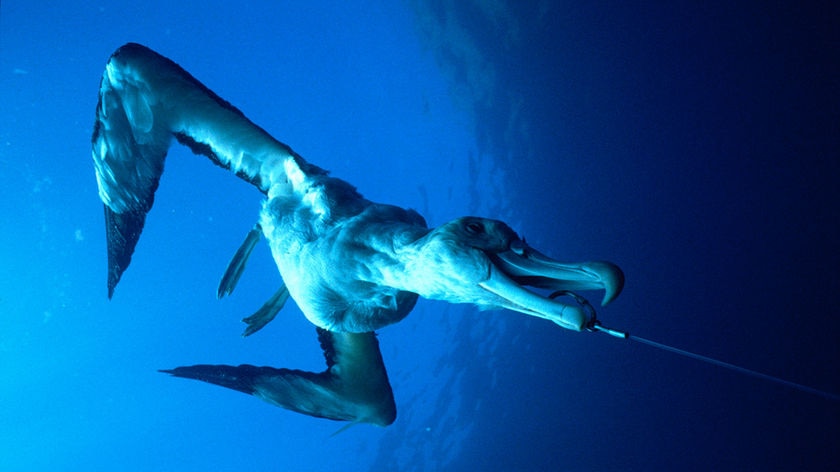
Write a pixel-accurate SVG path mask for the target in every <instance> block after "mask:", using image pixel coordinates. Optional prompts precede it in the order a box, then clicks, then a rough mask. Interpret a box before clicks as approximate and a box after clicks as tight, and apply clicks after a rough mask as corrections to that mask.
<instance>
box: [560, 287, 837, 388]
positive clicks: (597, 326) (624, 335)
mask: <svg viewBox="0 0 840 472" xmlns="http://www.w3.org/2000/svg"><path fill="white" fill-rule="evenodd" d="M560 296H568V297H571V298H573V299H574V300H575V302H577V303H578V305H580V306H581V307H582V308H583V309H585V310H586V311H587V312H589V314H590V318H591V321H590V323H589V325H588V326H587V327H586V329H587V330H588V331H593V332H595V331H598V332H602V333H605V334H608V335H610V336H612V337H615V338H619V339H628V340H630V341H636V342H638V343H641V344H646V345H648V346H652V347H655V348H657V349H661V350H663V351H667V352H672V353H674V354H679V355H681V356H685V357H688V358H691V359H696V360H698V361H702V362H706V363H708V364H712V365H716V366H718V367H723V368H725V369H729V370H732V371H734V372H739V373H741V374H744V375H748V376H751V377H756V378H759V379H764V380H769V381H771V382H775V383H778V384H780V385H785V386H787V387H790V388H795V389H797V390H799V391H801V392H806V393H810V394H813V395H818V396H821V397H823V398H826V399H828V400H834V401H840V395H838V394H836V393H831V392H826V391H825V390H820V389H817V388H813V387H809V386H807V385H802V384H800V383H796V382H792V381H790V380H786V379H783V378H780V377H776V376H774V375H769V374H765V373H763V372H758V371H756V370H752V369H747V368H746V367H741V366H738V365H735V364H731V363H729V362H724V361H722V360H720V359H715V358H713V357H709V356H704V355H702V354H697V353H694V352H691V351H686V350H684V349H679V348H676V347H673V346H669V345H667V344H662V343H660V342H656V341H651V340H650V339H645V338H642V337H639V336H635V335H631V334H630V333H628V332H627V331H621V330H618V329H613V328H607V327H605V326H604V325H602V324H601V322H600V321H599V320H598V318H597V317H596V314H595V308H594V307H593V306H592V304H591V303H589V300H587V299H586V298H584V297H582V296H580V295H578V294H576V293H574V292H570V291H568V290H558V291H556V292H554V293H552V294H551V295H549V298H552V299H553V298H557V297H560Z"/></svg>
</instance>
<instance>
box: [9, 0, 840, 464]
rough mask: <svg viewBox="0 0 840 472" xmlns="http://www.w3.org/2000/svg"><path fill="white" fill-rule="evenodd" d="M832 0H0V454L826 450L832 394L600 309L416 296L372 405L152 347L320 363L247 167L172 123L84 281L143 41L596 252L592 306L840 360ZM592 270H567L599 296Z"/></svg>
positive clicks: (796, 371) (696, 339)
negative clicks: (218, 370) (386, 411)
mask: <svg viewBox="0 0 840 472" xmlns="http://www.w3.org/2000/svg"><path fill="white" fill-rule="evenodd" d="M838 24H840V6H838V4H837V3H836V2H804V3H803V2H784V1H781V2H682V1H676V2H653V4H650V2H639V3H635V2H538V1H526V2H518V1H513V0H510V1H502V0H499V1H478V0H473V1H429V2H421V1H408V2H405V1H403V2H392V1H379V2H344V1H332V2H330V1H323V2H321V1H318V2H286V1H280V2H222V1H205V2H171V1H166V2H164V1H145V2H81V1H77V0H69V1H64V2H24V1H16V0H4V1H3V2H2V4H0V278H1V279H0V282H2V283H0V470H3V471H6V470H8V471H17V470H26V471H32V470H68V471H69V470H84V471H94V470H207V469H210V470H294V471H297V470H300V471H343V470H377V471H379V470H389V471H390V470H400V471H434V470H490V471H513V470H528V471H534V470H601V471H603V470H840V451H838V447H837V445H838V444H840V402H838V401H837V400H836V397H835V399H834V400H832V399H830V398H826V397H824V396H820V395H815V394H812V393H808V392H804V391H800V390H797V389H794V388H789V387H787V386H782V385H779V384H777V383H773V382H768V381H766V380H763V379H758V378H754V377H750V376H745V375H742V374H740V373H737V372H732V371H730V370H726V369H722V368H720V367H718V366H711V365H707V364H704V363H700V362H698V361H696V360H691V359H686V358H684V357H680V356H677V355H675V354H674V353H671V352H664V351H660V350H656V349H652V348H651V347H649V346H645V345H642V344H639V343H634V342H632V341H629V340H621V339H617V338H612V337H609V336H606V335H603V334H599V333H574V332H571V331H566V330H563V329H561V328H560V327H558V326H556V325H554V324H552V323H550V322H547V321H544V320H539V319H535V318H529V317H525V316H523V315H520V314H516V313H512V312H506V311H483V312H480V311H478V310H476V309H475V308H473V307H470V306H455V305H448V304H445V303H441V302H430V301H426V300H421V301H420V302H419V303H418V305H417V307H416V308H415V310H414V312H413V313H412V314H411V316H409V317H408V318H406V319H405V320H404V321H403V322H401V323H399V324H396V325H393V326H391V327H388V328H386V329H383V330H382V331H381V332H380V337H379V339H380V343H381V349H382V354H383V357H384V359H385V364H386V366H387V368H388V372H389V375H390V378H391V382H392V385H393V388H394V394H395V397H396V402H397V408H398V417H397V421H396V422H395V423H394V424H393V425H392V426H390V427H388V428H384V429H383V428H377V427H373V426H369V425H358V426H354V427H352V428H350V429H348V430H346V431H343V432H341V433H340V434H338V435H337V436H334V437H331V435H332V434H333V433H334V432H335V431H336V430H338V429H339V428H340V427H341V424H340V423H335V422H331V421H327V420H322V419H315V418H311V417H306V416H303V415H299V414H295V413H292V412H289V411H286V410H282V409H279V408H275V407H272V406H271V405H269V404H266V403H263V402H261V401H259V400H258V399H256V398H253V397H249V396H247V395H243V394H241V393H239V392H235V391H232V390H227V389H222V388H219V387H215V386H211V385H208V384H204V383H201V382H195V381H185V380H181V379H175V378H171V377H169V376H166V375H163V374H160V373H158V372H157V369H164V368H172V367H175V366H179V365H192V364H199V363H224V364H231V365H237V364H241V363H249V364H255V365H272V366H276V367H281V366H282V367H293V368H301V369H306V370H312V371H320V370H322V369H323V367H324V363H323V357H322V355H321V352H320V349H319V347H318V344H317V342H316V337H315V332H314V329H313V328H312V326H311V325H309V324H308V322H307V321H306V320H305V318H304V317H303V316H302V315H301V314H300V312H299V311H298V310H297V307H295V306H294V305H293V304H288V305H287V307H286V308H284V310H283V311H282V312H281V313H280V315H278V317H277V319H275V321H274V322H273V323H271V324H270V325H269V326H268V327H267V328H266V329H264V330H263V331H261V332H259V333H257V334H255V335H254V336H251V337H249V338H242V337H240V335H239V334H240V333H241V331H242V330H243V328H244V325H243V324H242V323H241V322H240V321H239V320H240V319H241V318H242V317H244V316H246V315H249V314H251V313H252V312H253V311H254V310H255V309H256V308H257V307H259V306H260V305H261V304H262V303H263V302H264V301H265V300H266V299H267V298H268V297H269V296H270V295H271V294H272V293H274V290H275V289H276V287H277V284H278V283H279V280H280V279H279V275H278V273H277V270H276V268H275V266H274V263H273V261H272V260H271V257H270V254H269V251H268V248H267V245H265V244H261V245H259V246H258V248H257V249H256V250H255V252H254V254H253V256H252V257H251V259H250V263H249V266H248V269H247V271H246V272H245V274H244V275H243V277H242V280H241V282H240V284H239V287H238V288H237V291H236V292H235V293H234V294H233V296H231V297H229V298H226V299H224V300H221V301H218V300H216V297H215V296H214V294H215V290H216V284H217V283H218V280H219V277H220V276H221V275H222V273H223V271H224V269H225V267H226V264H227V262H228V260H229V259H230V257H231V256H232V254H233V252H234V251H235V250H236V248H237V247H238V245H239V244H240V243H241V241H242V238H243V237H244V236H245V234H246V232H247V231H248V230H249V229H250V228H251V226H252V225H253V224H254V222H255V221H256V218H257V212H258V210H259V205H260V201H261V196H260V194H259V192H258V191H256V190H255V189H254V188H252V187H251V186H249V185H247V184H245V183H243V182H242V181H240V180H238V179H235V178H232V175H231V174H229V173H228V172H226V171H223V170H221V169H220V168H218V167H215V166H213V165H211V164H210V163H209V161H207V160H206V159H204V158H202V157H197V156H193V155H192V154H191V153H190V152H189V151H188V150H187V149H186V148H183V147H180V146H176V147H173V148H172V149H171V151H170V153H169V159H168V160H167V169H166V172H165V173H164V176H163V178H162V180H161V185H160V189H159V190H158V192H157V198H156V204H155V208H154V210H153V211H152V212H151V213H150V215H149V218H148V220H147V224H146V229H145V232H144V237H143V238H142V239H141V242H140V243H139V245H138V247H137V251H136V253H135V256H134V262H133V264H132V266H131V268H130V269H129V270H128V271H127V272H126V274H125V276H124V277H123V279H122V281H121V283H120V286H119V287H118V289H117V290H116V293H115V295H114V298H113V300H111V301H109V300H108V299H107V292H106V285H105V275H106V270H105V269H106V265H105V262H106V250H105V238H104V229H103V226H104V223H103V216H102V204H101V202H100V201H99V198H98V195H97V188H96V181H95V177H94V172H93V164H92V161H91V157H90V135H91V131H92V125H93V119H94V109H95V106H96V101H97V92H98V84H99V78H100V76H101V74H102V71H103V69H104V66H105V63H106V61H107V59H108V57H109V55H110V54H111V53H112V52H113V51H114V50H115V49H116V48H117V47H119V46H120V45H122V44H124V43H126V42H128V41H134V42H140V43H143V44H145V45H147V46H149V47H151V48H153V49H155V50H156V51H158V52H160V53H161V54H163V55H165V56H167V57H169V58H171V59H172V60H174V61H175V62H177V63H179V64H180V65H181V66H183V67H184V68H185V69H186V70H188V71H189V72H190V73H191V74H193V75H194V76H195V77H196V78H198V79H199V80H201V81H202V82H203V83H204V84H205V85H207V86H208V87H209V88H210V89H212V90H213V91H215V92H216V93H218V94H219V95H220V96H221V97H223V98H225V99H226V100H228V101H230V102H231V103H232V104H234V105H235V106H237V107H238V108H240V109H241V110H242V111H243V112H244V113H245V114H246V115H247V116H248V117H249V118H250V119H251V120H252V121H254V122H255V123H256V124H258V125H260V126H261V127H263V128H265V129H266V130H267V131H268V132H270V133H271V134H272V135H274V136H275V137H276V138H277V139H279V140H281V141H283V142H285V143H287V144H289V145H290V146H292V148H293V149H295V150H296V151H297V152H298V153H300V154H301V155H302V156H304V157H305V158H306V159H308V160H309V161H311V162H313V163H315V164H317V165H319V166H321V167H324V168H326V169H329V170H331V171H332V173H333V175H335V176H337V177H340V178H342V179H345V180H347V181H349V182H351V183H352V184H354V185H356V186H357V187H358V189H359V190H360V191H361V192H362V193H363V194H364V195H365V196H366V197H368V198H370V199H371V200H374V201H380V202H387V203H392V204H397V205H401V206H406V207H411V208H415V209H417V210H418V211H419V212H420V213H421V214H423V215H424V216H425V217H426V219H427V221H428V222H429V224H431V225H439V224H441V223H443V222H445V221H447V220H449V219H451V218H454V217H457V216H461V215H465V214H473V215H480V216H486V217H491V218H497V219H503V220H505V221H507V222H508V223H509V224H510V225H511V226H512V227H513V228H514V229H515V230H517V231H518V232H519V233H520V234H521V235H523V236H525V237H526V238H527V239H528V242H529V243H530V244H531V245H532V246H534V247H536V248H538V249H539V250H541V251H542V252H544V253H546V254H548V255H550V256H552V257H554V258H556V259H560V260H563V261H582V260H593V259H606V260H611V261H613V262H615V263H617V264H618V265H620V266H621V267H622V268H623V269H624V271H625V273H626V276H627V285H626V287H625V291H624V293H623V294H622V295H621V296H620V297H619V298H618V299H617V300H616V301H615V302H614V303H613V304H611V305H609V306H608V307H605V308H600V309H599V317H600V319H601V320H602V321H603V322H604V324H605V325H607V326H610V327H615V328H619V329H626V330H628V331H630V332H631V333H632V334H635V335H638V336H641V337H644V338H649V339H652V340H656V341H659V342H662V343H665V344H668V345H673V346H677V347H679V348H682V349H687V350H689V351H692V352H697V353H700V354H704V355H708V356H712V357H714V358H717V359H721V360H724V361H727V362H731V363H734V364H736V365H739V366H744V367H747V368H749V369H754V370H757V371H760V372H764V373H767V374H770V375H773V376H777V377H780V378H783V379H786V380H789V381H793V382H797V383H801V384H804V385H807V386H810V387H813V388H816V389H819V390H822V391H826V392H831V393H833V394H837V393H838V392H840V368H838V360H840V346H839V345H838V340H840V321H839V320H838V318H840V316H838V315H840V272H838V267H840V203H838V201H840V198H838V196H840V195H838V194H840V191H838V188H840V61H838V59H837V51H838V50H840V28H838V27H837V25H838ZM595 297H596V296H594V295H593V301H595Z"/></svg>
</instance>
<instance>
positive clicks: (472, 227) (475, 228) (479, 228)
mask: <svg viewBox="0 0 840 472" xmlns="http://www.w3.org/2000/svg"><path fill="white" fill-rule="evenodd" d="M467 232H468V233H470V234H481V233H483V232H484V226H483V225H482V224H481V223H476V222H475V221H473V222H470V223H467Z"/></svg>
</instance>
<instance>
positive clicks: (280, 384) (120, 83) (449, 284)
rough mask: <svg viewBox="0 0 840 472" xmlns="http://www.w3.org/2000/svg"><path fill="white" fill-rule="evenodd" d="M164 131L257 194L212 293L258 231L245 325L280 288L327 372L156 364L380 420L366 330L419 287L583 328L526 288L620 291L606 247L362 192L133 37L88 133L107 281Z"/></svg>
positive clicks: (126, 252) (293, 405)
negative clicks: (574, 257) (268, 277)
mask: <svg viewBox="0 0 840 472" xmlns="http://www.w3.org/2000/svg"><path fill="white" fill-rule="evenodd" d="M173 138H174V139H175V140H176V141H178V142H180V143H181V144H184V145H186V146H188V147H189V148H191V149H192V151H193V152H195V153H197V154H201V155H204V156H207V157H208V158H210V159H211V160H212V161H213V162H215V163H216V164H218V165H220V166H222V167H224V168H226V169H229V170H231V171H233V172H235V173H236V175H237V176H238V177H240V178H241V179H243V180H245V181H247V182H249V183H251V184H253V185H254V186H256V187H257V188H258V189H259V190H260V191H261V192H262V193H263V194H265V196H266V199H265V201H264V203H263V206H262V210H261V212H260V215H259V220H258V222H257V224H256V225H255V226H254V228H253V229H252V230H251V231H250V232H249V233H248V236H247V237H246V239H245V242H244V243H243V244H242V246H241V247H240V248H239V250H237V251H236V253H235V255H234V256H233V259H232V260H231V262H230V264H229V266H228V269H227V271H226V272H225V274H224V276H223V277H222V280H221V283H220V285H219V289H218V296H220V297H221V296H224V295H225V294H228V293H230V292H231V291H232V290H233V289H234V287H235V286H236V283H237V281H238V280H239V276H240V275H241V274H242V271H243V270H244V268H245V263H246V261H247V259H248V257H249V255H250V253H251V250H252V249H253V247H254V245H255V244H256V243H257V242H258V241H259V240H260V237H261V235H263V236H265V238H266V239H267V240H268V243H269V245H270V247H271V254H272V256H273V258H274V260H275V262H276V264H277V268H278V269H279V271H280V275H281V277H282V279H283V282H284V285H283V286H281V287H280V288H279V289H278V291H277V292H276V293H275V294H274V296H272V297H271V299H269V300H268V301H267V302H266V303H265V305H263V307H262V308H260V309H259V310H258V311H257V312H256V313H255V314H254V315H252V316H250V317H248V318H245V319H244V320H243V321H245V322H246V323H247V324H248V327H247V329H246V331H245V334H246V335H248V334H251V333H253V332H255V331H257V330H259V329H260V328H262V327H263V326H264V325H265V324H266V323H268V322H269V321H271V320H272V319H273V318H274V316H275V315H276V314H277V313H278V312H279V310H280V309H281V308H282V306H283V304H284V303H285V302H286V301H287V299H288V297H289V296H291V297H292V299H294V301H295V302H296V303H297V304H298V306H299V307H300V309H301V311H302V312H303V313H304V315H305V316H306V317H307V319H309V321H311V322H312V323H313V324H314V325H315V326H316V331H317V333H318V339H319V341H320V343H321V347H322V349H323V351H324V355H325V357H326V360H327V369H326V370H325V371H324V372H320V373H312V372H304V371H300V370H291V369H278V368H274V367H255V366H251V365H240V366H227V365H195V366H189V367H177V368H175V369H172V370H164V371H162V372H166V373H169V374H172V375H174V376H177V377H185V378H192V379H198V380H203V381H205V382H210V383H213V384H217V385H221V386H224V387H228V388H232V389H236V390H239V391H242V392H245V393H248V394H251V395H254V396H256V397H259V398H261V399H263V400H265V401H267V402H269V403H272V404H275V405H277V406H281V407H283V408H287V409H290V410H294V411H298V412H301V413H305V414H308V415H312V416H317V417H323V418H329V419H333V420H345V421H351V422H354V423H358V422H365V423H372V424H376V425H380V426H385V425H388V424H391V423H392V422H393V421H394V419H395V417H396V406H395V403H394V397H393V394H392V391H391V386H390V383H389V381H388V375H387V373H386V371H385V366H384V364H383V361H382V356H381V354H380V352H379V344H378V341H377V339H376V335H375V331H376V330H379V329H381V328H383V327H385V326H387V325H389V324H392V323H396V322H398V321H400V320H402V319H403V318H404V317H405V316H406V315H408V313H409V312H410V311H411V310H412V308H413V307H414V305H415V302H416V301H417V298H418V296H421V297H425V298H429V299H436V300H446V301H449V302H451V303H472V304H475V305H478V306H480V307H483V308H505V309H509V310H514V311H518V312H521V313H524V314H526V315H532V316H536V317H540V318H545V319H547V320H550V321H553V322H554V323H556V324H558V325H560V326H562V327H564V328H568V329H572V330H576V331H580V330H583V329H586V328H587V327H590V324H591V323H592V322H593V316H591V315H590V314H589V312H588V311H587V310H584V309H583V308H581V307H580V306H577V305H572V304H564V303H561V302H558V301H556V300H554V299H552V298H549V297H545V296H542V295H540V294H538V293H537V292H534V291H531V290H528V289H526V288H525V286H531V287H537V288H542V289H547V290H569V291H570V290H592V289H603V290H605V294H604V298H603V304H606V303H609V302H610V301H611V300H613V299H614V298H615V297H616V296H618V294H619V293H620V292H621V289H622V287H623V284H624V276H623V274H622V272H621V270H620V269H619V268H618V267H617V266H615V265H614V264H611V263H609V262H588V263H579V264H563V263H560V262H557V261H554V260H552V259H550V258H548V257H547V256H544V255H543V254H541V253H539V252H537V251H536V250H534V249H533V248H531V247H530V246H528V245H527V244H526V243H525V241H524V240H523V239H521V238H520V237H519V236H517V234H516V233H515V232H514V231H513V230H512V229H511V228H509V227H508V226H507V225H506V224H505V223H502V222H500V221H495V220H489V219H484V218H477V217H464V218H458V219H456V220H454V221H451V222H449V223H446V224H444V225H443V226H440V227H438V228H434V229H430V228H428V227H427V226H426V222H425V220H424V219H423V217H421V216H420V215H419V214H418V213H417V212H415V211H413V210H409V209H403V208H399V207H396V206H392V205H387V204H381V203H375V202H371V201H369V200H366V199H365V198H364V197H362V195H360V194H359V193H358V192H357V191H356V189H355V188H354V187H353V186H352V185H350V184H349V183H347V182H345V181H343V180H340V179H337V178H334V177H330V176H329V175H328V173H327V172H326V171H325V170H323V169H321V168H319V167H317V166H315V165H313V164H310V163H308V162H307V161H306V160H304V159H303V158H302V157H301V156H299V155H298V154H296V153H295V152H294V151H292V149H291V148H290V147H289V146H287V145H285V144H283V143H281V142H279V141H277V140H276V139H274V138H273V137H271V136H270V135H269V134H268V133H267V132H266V131H264V130H263V129H262V128H260V127H258V126H257V125H255V124H253V123H252V122H251V121H249V120H248V119H247V118H246V117H245V115H244V114H243V113H242V112H240V111H239V110H238V109H236V108H234V107H233V106H232V105H230V104H229V103H228V102H226V101H225V100H223V99H221V98H220V97H219V96H217V95H216V94H215V93H213V92H212V91H210V90H209V89H208V88H207V87H205V86H204V85H202V84H201V83H200V82H199V81H198V80H196V79H195V78H193V77H192V76H191V75H190V74H189V73H188V72H186V71H185V70H183V69H182V68H181V67H180V66H178V65H177V64H175V63H174V62H173V61H171V60H169V59H167V58H165V57H163V56H161V55H159V54H157V53H156V52H154V51H152V50H150V49H148V48H146V47H145V46H142V45H139V44H133V43H129V44H126V45H124V46H122V47H121V48H119V49H118V50H117V51H116V52H114V54H113V55H112V56H111V58H110V59H109V61H108V64H107V65H106V67H105V72H104V74H103V76H102V81H101V84H100V89H99V103H98V105H97V108H96V122H95V125H94V131H93V138H92V147H93V161H94V165H95V169H96V178H97V183H98V185H99V196H100V198H101V199H102V202H103V203H104V204H105V225H106V233H107V244H108V297H109V298H111V297H112V296H113V292H114V288H115V287H116V285H117V283H118V282H119V280H120V277H121V276H122V274H123V272H124V271H125V269H126V268H127V267H128V265H129V263H130V261H131V256H132V254H133V252H134V248H135V245H136V244H137V241H138V239H139V238H140V233H141V231H142V230H143V225H144V223H145V219H146V214H147V213H148V212H149V210H150V209H151V207H152V202H153V200H154V193H155V190H156V189H157V187H158V181H159V179H160V176H161V174H162V173H163V165H164V158H165V157H166V153H167V150H168V148H169V146H170V144H171V142H172V140H173Z"/></svg>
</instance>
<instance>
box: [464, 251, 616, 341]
mask: <svg viewBox="0 0 840 472" xmlns="http://www.w3.org/2000/svg"><path fill="white" fill-rule="evenodd" d="M491 259H492V261H493V264H492V265H491V269H490V277H489V278H488V279H487V280H485V281H483V282H481V283H480V285H481V287H482V288H483V289H485V290H487V291H489V292H492V293H494V294H496V295H497V296H499V297H501V299H502V300H503V302H502V304H501V305H502V307H504V308H507V309H510V310H514V311H518V312H520V313H524V314H527V315H532V316H537V317H540V318H545V319H548V320H551V321H553V322H554V323H556V324H558V325H560V326H562V327H564V328H568V329H571V330H574V331H581V330H583V329H584V328H585V327H586V326H587V324H588V323H589V322H590V321H591V320H590V319H589V314H588V313H587V312H586V311H585V310H583V309H582V308H581V307H578V306H574V305H567V304H565V303H561V302H558V301H555V300H552V299H550V298H547V297H543V296H540V295H538V294H536V293H534V292H531V291H529V290H527V289H525V288H523V286H531V287H537V288H544V289H548V290H569V291H575V290H604V298H603V300H602V302H601V305H606V304H607V303H609V302H611V301H613V300H614V299H615V298H616V297H617V296H618V295H619V294H620V293H621V289H622V288H623V287H624V273H623V272H621V269H619V268H618V266H616V265H615V264H613V263H611V262H603V261H596V262H584V263H579V264H564V263H561V262H558V261H555V260H554V259H551V258H549V257H548V256H545V255H544V254H541V253H540V252H538V251H536V250H535V249H533V248H531V247H530V246H528V245H526V244H525V243H524V242H522V241H513V242H512V243H511V247H510V249H509V250H507V251H504V252H500V253H496V254H494V255H493V256H492V257H491Z"/></svg>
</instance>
